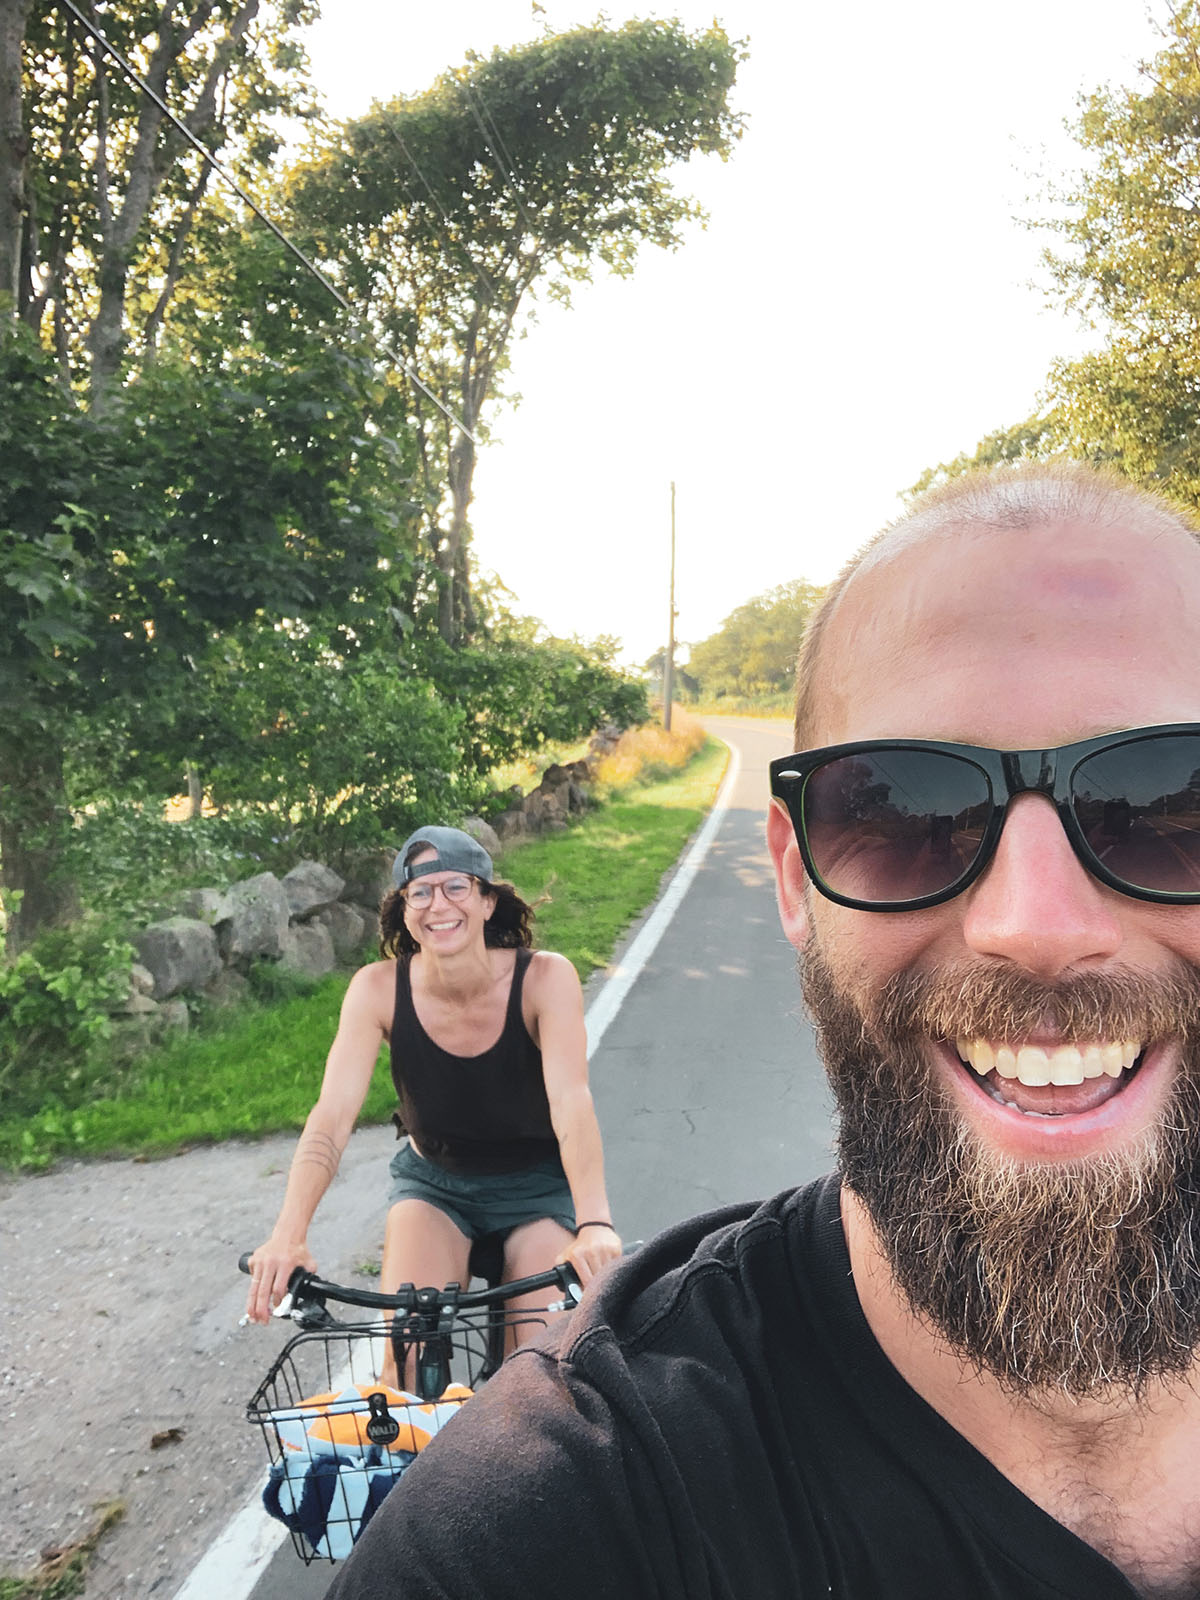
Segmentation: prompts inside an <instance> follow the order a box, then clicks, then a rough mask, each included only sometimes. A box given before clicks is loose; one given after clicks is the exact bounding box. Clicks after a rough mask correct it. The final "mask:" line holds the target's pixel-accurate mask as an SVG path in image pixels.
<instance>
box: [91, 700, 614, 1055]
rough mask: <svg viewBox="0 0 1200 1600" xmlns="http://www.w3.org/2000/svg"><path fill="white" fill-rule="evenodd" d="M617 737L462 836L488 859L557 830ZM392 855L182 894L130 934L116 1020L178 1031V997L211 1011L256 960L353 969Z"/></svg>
mask: <svg viewBox="0 0 1200 1600" xmlns="http://www.w3.org/2000/svg"><path fill="white" fill-rule="evenodd" d="M620 737H621V730H620V729H619V728H616V727H606V728H601V729H600V731H599V732H598V733H596V734H595V735H593V737H592V739H591V742H590V743H589V745H588V754H587V756H586V757H585V758H584V759H583V760H581V761H572V762H570V763H569V764H568V765H566V766H562V765H558V764H556V765H553V766H550V767H547V768H546V771H545V772H544V773H543V774H542V777H541V780H540V781H539V783H538V785H537V787H536V788H534V789H532V790H531V791H530V792H529V793H528V794H523V793H522V791H521V790H520V789H519V788H518V789H514V790H513V793H512V802H513V803H512V805H511V806H509V808H508V809H507V810H506V811H504V812H502V813H501V815H500V816H498V817H496V818H495V819H494V820H493V823H492V824H491V825H490V826H489V824H488V823H486V822H484V821H483V819H482V818H480V817H468V818H467V819H466V821H465V822H464V823H463V824H462V826H463V828H464V830H465V831H466V832H468V833H471V834H473V835H474V836H475V838H477V839H478V840H479V842H480V844H482V845H483V847H484V849H485V850H486V851H487V852H488V853H489V855H491V856H492V858H493V860H496V859H498V858H499V857H500V856H501V855H502V854H503V850H504V846H505V844H506V843H507V842H508V841H510V840H512V839H519V838H524V837H527V836H530V835H537V834H543V833H557V832H561V831H562V830H563V829H564V828H565V827H566V826H567V818H568V817H569V816H571V815H574V814H577V813H579V812H581V811H584V810H586V809H587V807H588V806H589V805H590V804H591V799H590V793H589V785H590V783H591V782H592V779H593V763H594V762H595V760H596V758H597V757H599V756H601V755H603V754H605V753H606V752H607V751H609V750H611V749H612V748H613V747H614V746H615V745H616V743H617V741H618V739H619V738H620ZM395 855H396V852H395V851H394V850H380V851H378V852H375V853H373V854H371V855H368V856H364V857H362V858H360V859H359V860H358V861H357V862H355V863H354V865H353V866H351V867H349V868H347V872H346V876H345V877H340V876H339V875H338V874H337V873H336V872H333V871H332V870H331V869H330V868H329V867H327V866H323V865H322V863H321V862H319V861H299V862H297V864H296V865H295V866H294V867H293V868H292V869H291V871H290V872H288V873H287V874H285V876H284V877H282V878H279V877H276V875H275V874H274V873H273V872H260V873H257V874H256V875H255V876H254V877H252V878H245V879H243V880H242V881H241V882H239V883H234V884H229V885H225V886H221V887H212V888H204V889H186V890H184V891H183V892H182V893H181V894H180V895H179V897H178V899H177V901H176V903H175V905H174V907H173V909H172V914H171V915H170V916H169V917H166V918H164V919H163V920H162V921H159V922H155V923H152V924H151V925H150V926H149V927H148V928H143V929H141V930H140V932H137V933H134V934H132V935H131V936H130V943H131V944H132V945H133V946H134V948H135V950H136V951H137V961H136V962H135V963H134V966H133V969H132V973H131V977H130V989H129V997H128V999H127V1000H126V1001H125V1002H124V1004H123V1006H122V1008H121V1011H120V1013H119V1015H120V1017H121V1018H122V1019H123V1021H124V1023H125V1024H126V1025H127V1026H128V1027H129V1029H130V1030H136V1031H137V1032H138V1033H139V1034H143V1035H145V1037H146V1038H147V1039H150V1038H153V1037H154V1036H156V1035H160V1034H161V1033H162V1032H164V1031H166V1030H169V1029H172V1028H186V1027H187V1025H188V1019H189V1011H188V1005H187V1000H186V999H185V998H184V997H185V996H188V995H192V996H198V997H200V998H202V999H205V1000H207V1001H208V1002H209V1003H210V1004H215V1005H224V1004H228V1003H229V1002H230V1001H232V1000H236V999H237V998H238V997H239V996H240V995H241V994H242V993H243V992H244V991H245V989H246V987H247V983H248V980H247V976H246V974H247V973H248V971H249V969H250V967H251V966H252V965H253V964H254V963H255V962H258V961H268V962H274V963H275V964H276V965H278V966H280V967H282V968H284V969H286V970H290V971H292V972H298V973H302V974H303V975H305V976H306V977H310V978H320V977H323V976H324V975H325V974H326V973H328V972H332V971H334V969H335V968H338V967H343V968H346V967H355V966H357V965H359V963H360V962H362V961H363V960H366V959H368V957H369V955H370V952H371V949H372V948H373V946H374V943H375V940H376V939H377V938H378V936H379V902H380V901H381V900H382V899H383V896H384V895H385V894H386V893H387V891H388V890H389V889H390V888H391V885H392V862H393V860H394V859H395Z"/></svg>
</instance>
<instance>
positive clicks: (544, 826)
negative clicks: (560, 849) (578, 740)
mask: <svg viewBox="0 0 1200 1600" xmlns="http://www.w3.org/2000/svg"><path fill="white" fill-rule="evenodd" d="M620 737H621V730H620V728H618V727H616V726H608V727H604V728H601V729H600V730H599V732H597V733H594V734H593V735H592V738H591V740H590V742H589V744H588V753H587V755H586V756H585V757H584V758H583V759H582V760H581V761H571V762H569V763H568V764H567V765H566V766H562V765H559V764H557V763H555V764H554V765H553V766H549V767H547V768H546V770H545V772H543V774H542V777H541V781H540V782H539V783H538V786H537V788H536V789H531V790H530V792H529V793H528V794H522V792H521V790H520V789H519V788H518V789H514V790H513V791H512V799H513V803H512V805H511V806H510V807H509V808H508V810H507V811H502V812H501V813H500V815H499V816H498V817H493V818H492V827H493V828H494V829H495V833H496V837H497V839H498V840H499V842H500V843H501V844H502V845H503V844H504V843H506V842H507V841H508V840H509V839H520V838H523V837H524V836H526V835H528V834H535V835H536V834H540V833H561V832H562V830H563V829H564V828H565V827H566V826H567V818H568V817H569V816H572V815H575V814H577V813H579V812H581V811H586V810H587V808H588V806H589V805H590V804H591V803H592V802H591V791H590V788H589V785H590V784H591V783H592V781H593V779H594V776H595V772H594V767H595V762H596V760H597V759H598V758H599V757H600V756H602V755H607V753H608V752H609V751H610V750H613V749H615V747H616V745H617V741H618V740H619V739H620Z"/></svg>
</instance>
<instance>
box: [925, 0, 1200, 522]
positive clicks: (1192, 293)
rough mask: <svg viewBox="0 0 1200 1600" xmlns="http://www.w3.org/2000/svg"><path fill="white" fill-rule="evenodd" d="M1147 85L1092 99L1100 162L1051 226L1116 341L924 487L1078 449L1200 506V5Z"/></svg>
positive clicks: (1092, 130) (1086, 305)
mask: <svg viewBox="0 0 1200 1600" xmlns="http://www.w3.org/2000/svg"><path fill="white" fill-rule="evenodd" d="M1162 33H1163V38H1164V47H1163V49H1162V50H1161V51H1160V52H1159V53H1158V54H1157V55H1156V56H1155V57H1154V59H1153V60H1152V61H1151V62H1149V63H1147V64H1145V65H1143V67H1142V69H1141V80H1142V81H1141V83H1140V85H1139V86H1138V87H1136V88H1133V89H1119V90H1114V89H1100V90H1097V91H1096V92H1095V93H1093V94H1090V95H1087V96H1085V97H1084V98H1083V99H1082V101H1081V105H1080V112H1079V115H1078V117H1077V118H1076V120H1075V122H1074V124H1073V132H1074V135H1075V138H1076V139H1077V141H1078V143H1079V146H1080V149H1081V150H1082V152H1083V153H1084V154H1085V156H1086V158H1087V163H1086V165H1085V166H1084V167H1083V168H1082V170H1081V171H1080V172H1078V173H1077V174H1076V175H1075V176H1074V177H1073V178H1071V179H1069V180H1068V181H1067V182H1066V183H1065V184H1063V185H1062V186H1061V188H1060V189H1059V191H1058V192H1057V193H1055V194H1054V195H1053V199H1054V200H1055V202H1056V211H1057V213H1058V214H1056V215H1055V216H1054V217H1053V218H1051V219H1049V220H1047V221H1046V222H1045V223H1044V224H1042V225H1043V226H1044V227H1045V228H1047V229H1048V230H1050V231H1052V232H1053V233H1054V234H1056V235H1057V237H1058V239H1059V240H1060V241H1061V242H1060V244H1059V246H1058V247H1057V248H1051V249H1048V250H1047V251H1046V252H1045V256H1044V260H1045V262H1046V265H1047V266H1048V268H1049V270H1050V274H1051V280H1052V284H1053V288H1054V291H1055V292H1056V293H1057V294H1058V296H1059V298H1060V299H1061V301H1062V303H1063V305H1064V306H1065V307H1066V308H1067V309H1070V310H1073V311H1075V312H1078V313H1081V314H1082V315H1084V316H1086V317H1088V318H1090V319H1091V320H1092V322H1093V325H1094V326H1096V327H1097V328H1098V329H1100V330H1102V331H1103V332H1104V334H1105V336H1106V337H1105V343H1104V345H1103V347H1102V348H1100V349H1098V350H1096V351H1094V352H1093V353H1091V354H1089V355H1087V356H1084V357H1082V358H1080V359H1078V360H1071V361H1066V360H1064V361H1058V362H1056V363H1055V364H1054V365H1053V366H1052V368H1051V370H1050V372H1049V374H1048V376H1047V382H1046V387H1045V391H1044V393H1043V395H1042V396H1041V400H1042V404H1041V407H1040V410H1039V412H1038V414H1037V415H1036V416H1035V417H1033V418H1031V419H1030V421H1029V422H1027V423H1023V424H1021V425H1020V426H1019V427H1018V428H1016V429H1011V430H1008V431H1007V432H1001V433H997V434H991V435H989V436H988V438H987V439H985V440H983V441H982V442H981V444H980V445H979V446H978V447H977V449H976V451H975V452H974V453H973V454H970V453H964V454H963V455H961V456H959V457H958V458H956V460H955V461H952V462H950V463H947V464H943V465H942V466H940V467H937V468H934V469H932V470H931V471H930V472H927V473H926V474H925V476H924V477H923V478H922V480H921V482H920V484H918V485H917V487H918V488H919V487H922V486H924V485H925V484H926V483H928V482H931V481H936V480H937V479H938V478H939V477H944V476H952V475H954V474H955V473H957V472H960V471H963V470H965V469H966V468H967V467H969V466H972V465H981V464H987V463H989V462H991V461H992V460H996V459H1001V460H1003V459H1012V458H1013V457H1015V456H1020V455H1030V454H1032V455H1036V456H1040V457H1045V456H1049V455H1054V454H1064V455H1069V456H1071V457H1074V458H1076V459H1079V460H1085V461H1092V462H1096V463H1105V464H1108V465H1111V466H1113V467H1115V468H1117V469H1118V470H1119V471H1121V472H1124V473H1126V474H1127V475H1128V476H1129V477H1131V478H1134V479H1137V480H1140V481H1143V482H1152V483H1154V484H1155V485H1156V486H1157V487H1159V488H1160V489H1162V490H1164V491H1165V492H1166V493H1168V494H1170V495H1173V496H1175V497H1176V498H1178V499H1180V500H1182V501H1185V502H1187V503H1189V504H1191V505H1192V506H1200V5H1198V4H1197V0H1180V3H1179V4H1177V5H1174V6H1173V7H1171V8H1169V11H1168V17H1167V20H1166V22H1165V23H1164V24H1163V28H1162Z"/></svg>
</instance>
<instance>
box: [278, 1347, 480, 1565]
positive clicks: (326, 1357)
mask: <svg viewBox="0 0 1200 1600" xmlns="http://www.w3.org/2000/svg"><path fill="white" fill-rule="evenodd" d="M387 1340H388V1334H387V1328H386V1325H385V1324H382V1323H373V1324H367V1325H363V1326H360V1327H353V1328H339V1329H338V1330H337V1331H333V1330H319V1331H315V1332H308V1333H300V1334H297V1335H296V1336H295V1337H294V1338H292V1339H290V1340H289V1341H288V1343H287V1344H286V1345H285V1346H284V1348H283V1350H282V1351H280V1353H279V1355H278V1356H277V1357H276V1359H275V1360H274V1361H273V1362H272V1364H271V1366H270V1369H269V1370H268V1372H267V1375H266V1377H265V1378H264V1379H263V1381H262V1383H261V1384H260V1385H259V1387H258V1388H257V1389H256V1390H255V1392H254V1395H253V1396H252V1398H251V1400H250V1402H249V1404H248V1405H247V1407H246V1418H247V1421H249V1422H252V1423H256V1424H257V1425H258V1426H259V1428H261V1430H262V1435H263V1440H264V1442H265V1444H266V1447H267V1456H268V1459H269V1461H270V1469H269V1474H268V1478H267V1484H266V1487H265V1488H264V1490H263V1504H264V1506H265V1507H266V1509H267V1511H269V1512H270V1514H271V1515H272V1516H273V1517H276V1518H278V1520H279V1521H281V1522H283V1523H284V1524H285V1526H286V1527H287V1528H288V1530H289V1532H290V1533H291V1536H292V1546H293V1548H294V1549H295V1551H296V1554H297V1555H298V1556H299V1557H300V1559H301V1560H302V1561H303V1562H304V1563H305V1565H309V1564H311V1563H312V1562H314V1561H322V1560H323V1561H340V1560H344V1558H345V1557H346V1556H348V1555H349V1554H350V1551H351V1548H352V1547H353V1545H354V1542H355V1540H356V1539H357V1538H358V1536H359V1535H360V1534H361V1532H362V1531H363V1529H364V1528H365V1527H366V1526H367V1524H368V1523H369V1522H370V1520H371V1518H372V1517H373V1516H374V1515H375V1512H376V1511H377V1510H378V1509H379V1507H380V1505H382V1503H383V1501H384V1499H385V1498H386V1496H387V1494H388V1493H389V1492H390V1490H391V1489H392V1488H393V1486H394V1485H395V1484H396V1483H398V1482H399V1480H400V1478H401V1477H403V1475H404V1473H405V1472H406V1471H407V1470H408V1468H409V1467H410V1466H411V1465H412V1463H413V1462H414V1461H415V1460H416V1458H417V1456H418V1455H419V1454H420V1452H421V1451H422V1450H423V1449H424V1448H425V1446H426V1445H427V1444H428V1443H429V1441H430V1439H431V1438H433V1436H434V1435H435V1434H436V1433H438V1432H439V1431H440V1430H441V1429H442V1428H444V1427H445V1426H446V1424H447V1423H448V1422H450V1421H451V1420H452V1419H453V1418H454V1417H455V1416H456V1415H457V1413H458V1411H459V1410H460V1409H461V1407H462V1404H463V1402H464V1401H465V1400H468V1399H470V1397H471V1394H472V1390H471V1388H470V1387H469V1386H467V1385H465V1384H461V1383H451V1384H450V1385H449V1386H448V1387H447V1388H446V1389H445V1390H444V1391H443V1393H442V1394H441V1396H440V1398H439V1399H437V1400H430V1401H423V1400H421V1399H419V1398H418V1397H417V1396H416V1395H413V1394H409V1393H407V1392H405V1391H403V1390H398V1389H395V1388H392V1387H390V1386H389V1385H387V1384H385V1383H383V1382H381V1381H380V1379H379V1377H378V1372H379V1367H380V1363H381V1362H382V1359H383V1355H384V1351H385V1350H386V1348H387Z"/></svg>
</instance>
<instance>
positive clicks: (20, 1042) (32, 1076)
mask: <svg viewBox="0 0 1200 1600" xmlns="http://www.w3.org/2000/svg"><path fill="white" fill-rule="evenodd" d="M132 960H133V950H132V948H131V947H130V946H129V945H128V944H126V943H124V942H123V941H122V940H121V939H119V938H117V937H116V936H115V935H114V934H113V932H112V930H111V928H109V927H108V926H106V925H105V924H103V923H100V922H89V923H83V924H80V925H79V926H76V927H74V928H69V929H67V928H61V929H54V930H53V931H51V932H49V933H45V934H43V935H42V936H41V938H39V939H37V940H35V942H34V943H33V944H32V945H30V946H29V948H28V949H27V950H23V951H22V952H21V953H20V954H19V955H18V956H17V957H16V959H15V960H14V961H12V962H10V963H9V964H8V965H0V1099H3V1101H4V1104H5V1108H6V1111H7V1112H8V1114H9V1115H21V1114H24V1113H28V1112H32V1111H35V1110H38V1109H40V1108H41V1107H43V1106H44V1105H45V1104H46V1098H47V1096H46V1076H47V1068H48V1067H49V1066H50V1065H51V1064H53V1066H54V1074H53V1081H54V1083H55V1086H56V1090H57V1094H58V1098H59V1100H60V1102H61V1103H62V1104H63V1105H64V1106H74V1105H79V1104H82V1102H83V1101H84V1100H86V1099H87V1098H88V1097H89V1095H90V1094H91V1092H92V1091H93V1089H94V1088H95V1087H96V1086H97V1084H99V1083H101V1082H103V1083H104V1084H105V1085H106V1087H111V1084H110V1083H109V1081H108V1080H109V1071H108V1067H107V1063H106V1061H105V1059H104V1058H105V1056H106V1052H105V1051H104V1049H103V1046H104V1045H105V1043H106V1042H107V1041H108V1040H109V1038H110V1037H111V1035H112V1031H113V1024H112V1019H111V1017H110V1015H109V1012H110V1011H111V1010H112V1009H114V1008H115V1007H116V1006H118V1005H119V1004H120V1003H121V1001H122V1000H123V999H124V998H125V997H126V995H127V994H128V992H129V968H130V963H131V962H132Z"/></svg>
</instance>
